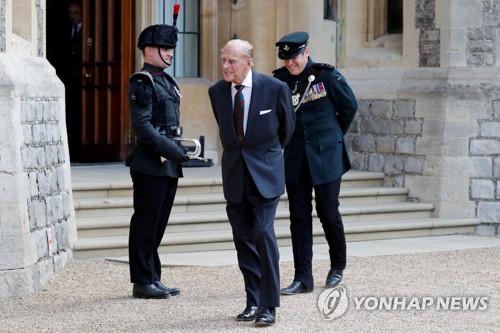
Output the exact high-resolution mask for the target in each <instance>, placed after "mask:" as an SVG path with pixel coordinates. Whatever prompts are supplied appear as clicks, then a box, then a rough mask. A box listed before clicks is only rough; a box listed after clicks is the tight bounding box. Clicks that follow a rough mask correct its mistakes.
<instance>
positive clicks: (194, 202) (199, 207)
mask: <svg viewBox="0 0 500 333" xmlns="http://www.w3.org/2000/svg"><path fill="white" fill-rule="evenodd" d="M407 195H408V191H407V189H405V188H386V187H363V188H355V187H351V188H349V187H348V188H342V190H341V191H340V197H339V198H340V201H341V203H342V204H354V203H357V204H364V203H375V202H403V201H406V198H407ZM73 202H74V206H75V212H76V216H77V218H78V219H80V218H89V217H102V216H116V215H120V216H125V215H129V216H131V215H132V213H133V207H132V205H133V198H132V197H114V198H108V197H102V198H80V199H74V200H73ZM287 204H288V197H287V195H286V194H285V195H283V196H282V197H281V200H280V207H286V206H287ZM225 209H226V201H225V199H224V195H223V194H222V193H204V194H200V193H195V194H177V195H176V197H175V201H174V206H173V207H172V213H193V212H213V211H224V212H225Z"/></svg>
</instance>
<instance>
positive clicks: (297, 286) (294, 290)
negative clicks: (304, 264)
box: [281, 280, 313, 295]
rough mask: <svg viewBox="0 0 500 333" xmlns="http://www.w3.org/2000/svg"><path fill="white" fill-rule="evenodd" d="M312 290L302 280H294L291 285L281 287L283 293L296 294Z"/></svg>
mask: <svg viewBox="0 0 500 333" xmlns="http://www.w3.org/2000/svg"><path fill="white" fill-rule="evenodd" d="M311 291H313V290H312V288H311V289H308V288H307V287H306V285H305V284H303V283H302V282H300V281H297V280H295V281H293V282H292V284H291V285H289V286H288V287H286V288H283V289H281V295H296V294H300V293H310V292H311Z"/></svg>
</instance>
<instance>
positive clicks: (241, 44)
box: [221, 39, 253, 59]
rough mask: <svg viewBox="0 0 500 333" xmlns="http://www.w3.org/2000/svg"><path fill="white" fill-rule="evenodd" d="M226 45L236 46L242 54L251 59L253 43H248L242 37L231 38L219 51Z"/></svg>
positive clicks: (222, 51)
mask: <svg viewBox="0 0 500 333" xmlns="http://www.w3.org/2000/svg"><path fill="white" fill-rule="evenodd" d="M228 46H232V47H236V48H238V50H239V51H241V53H242V54H244V55H245V56H247V57H248V58H250V59H253V45H252V44H250V43H249V42H248V41H246V40H243V39H231V40H229V41H228V42H227V43H226V45H224V47H223V48H222V50H221V53H224V49H225V48H226V47H228Z"/></svg>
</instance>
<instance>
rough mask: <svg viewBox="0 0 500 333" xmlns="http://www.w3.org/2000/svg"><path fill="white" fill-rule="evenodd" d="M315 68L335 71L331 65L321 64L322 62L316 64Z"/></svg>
mask: <svg viewBox="0 0 500 333" xmlns="http://www.w3.org/2000/svg"><path fill="white" fill-rule="evenodd" d="M313 68H317V69H326V70H330V71H333V70H334V69H335V66H333V65H330V64H325V63H321V62H316V63H314V64H313Z"/></svg>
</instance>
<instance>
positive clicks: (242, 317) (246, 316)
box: [236, 305, 259, 321]
mask: <svg viewBox="0 0 500 333" xmlns="http://www.w3.org/2000/svg"><path fill="white" fill-rule="evenodd" d="M258 309H259V308H258V307H256V306H253V305H248V306H247V307H246V308H245V310H243V312H242V313H240V314H239V315H237V316H236V320H237V321H253V320H254V319H255V314H256V313H257V310H258Z"/></svg>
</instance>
